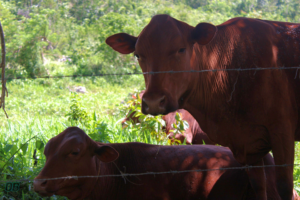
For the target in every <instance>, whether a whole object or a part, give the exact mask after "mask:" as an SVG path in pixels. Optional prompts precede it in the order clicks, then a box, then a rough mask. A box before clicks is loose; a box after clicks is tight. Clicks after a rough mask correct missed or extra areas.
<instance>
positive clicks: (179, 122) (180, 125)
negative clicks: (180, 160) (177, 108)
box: [169, 112, 189, 145]
mask: <svg viewBox="0 0 300 200" xmlns="http://www.w3.org/2000/svg"><path fill="white" fill-rule="evenodd" d="M175 120H176V121H175V123H173V124H172V128H173V129H172V130H170V132H171V133H172V134H173V136H172V138H171V140H169V142H172V143H174V144H183V145H185V144H186V139H184V142H183V143H181V141H180V140H177V139H175V136H176V135H177V134H182V135H184V132H185V131H186V130H187V129H188V128H189V123H188V122H187V121H185V120H183V119H182V116H181V114H180V113H178V112H176V115H175Z"/></svg>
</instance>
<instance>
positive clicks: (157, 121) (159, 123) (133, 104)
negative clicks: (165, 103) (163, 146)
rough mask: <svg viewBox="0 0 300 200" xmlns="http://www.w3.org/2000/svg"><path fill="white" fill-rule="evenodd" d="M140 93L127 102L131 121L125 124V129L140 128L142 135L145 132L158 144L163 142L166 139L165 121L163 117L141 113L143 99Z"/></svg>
mask: <svg viewBox="0 0 300 200" xmlns="http://www.w3.org/2000/svg"><path fill="white" fill-rule="evenodd" d="M139 94H140V91H138V92H136V93H135V95H132V99H131V100H129V101H128V102H127V106H126V110H129V111H127V112H128V114H127V116H130V119H129V120H128V121H126V122H125V124H126V125H125V128H127V127H128V126H130V128H134V127H136V128H138V129H139V131H140V133H141V134H143V133H145V132H147V133H149V132H150V135H151V136H152V137H153V138H154V139H155V140H156V141H157V142H158V143H160V142H162V141H164V140H165V139H166V134H165V132H164V130H163V127H164V126H165V125H166V124H165V121H164V120H163V119H162V118H161V115H158V116H152V115H144V114H143V113H142V112H141V98H140V96H139Z"/></svg>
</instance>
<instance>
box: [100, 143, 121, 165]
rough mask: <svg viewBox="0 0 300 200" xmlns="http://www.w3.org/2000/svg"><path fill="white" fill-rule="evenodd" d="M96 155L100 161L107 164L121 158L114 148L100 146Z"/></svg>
mask: <svg viewBox="0 0 300 200" xmlns="http://www.w3.org/2000/svg"><path fill="white" fill-rule="evenodd" d="M95 154H96V156H97V157H98V158H99V160H101V161H102V162H105V163H108V162H112V161H115V160H116V159H117V158H118V157H119V153H118V152H117V151H116V150H115V149H114V148H112V147H110V146H105V145H104V146H102V145H98V146H97V148H96V150H95Z"/></svg>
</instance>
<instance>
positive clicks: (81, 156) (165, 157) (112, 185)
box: [34, 127, 280, 200]
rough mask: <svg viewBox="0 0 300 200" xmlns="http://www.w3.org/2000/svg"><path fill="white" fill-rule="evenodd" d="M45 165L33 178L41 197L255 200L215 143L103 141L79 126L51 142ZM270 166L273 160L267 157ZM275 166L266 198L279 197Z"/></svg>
mask: <svg viewBox="0 0 300 200" xmlns="http://www.w3.org/2000/svg"><path fill="white" fill-rule="evenodd" d="M44 154H45V155H46V164H45V166H44V168H43V169H42V171H41V172H40V174H39V175H38V176H37V177H36V179H35V180H34V190H35V191H36V192H38V193H39V194H40V195H41V196H51V195H53V194H56V195H62V196H67V197H68V198H70V199H76V200H80V199H93V200H100V199H103V200H107V199H109V200H119V199H122V200H129V199H130V200H141V199H143V200H196V199H197V200H206V199H211V200H218V199H222V200H224V199H225V200H226V199H228V200H232V199H247V200H250V199H255V197H254V191H253V190H252V188H251V185H250V182H249V179H248V176H247V173H246V171H245V169H230V170H218V169H219V168H229V167H241V165H240V164H239V163H238V162H237V161H236V160H235V159H234V157H233V155H232V153H231V152H230V150H229V149H228V148H225V147H219V146H212V145H184V146H177V145H176V146H157V145H149V144H143V143H120V144H103V143H98V142H95V141H93V140H92V139H91V138H89V137H88V136H87V135H86V134H85V133H84V132H83V131H82V130H81V129H79V128H77V127H70V128H67V129H66V130H65V131H63V132H62V133H60V134H59V135H57V136H56V137H54V138H52V139H51V140H49V142H48V143H47V145H46V147H45V151H44ZM264 162H265V164H266V165H273V164H274V162H273V158H272V157H271V156H270V154H268V155H267V156H265V157H264ZM196 169H202V170H212V169H217V170H212V171H203V172H184V173H168V174H152V175H143V176H124V177H112V176H111V177H109V176H108V177H105V178H104V177H101V178H80V177H79V178H78V179H57V180H53V179H52V180H39V179H51V178H56V177H66V176H86V175H91V176H97V175H100V176H102V175H120V174H121V171H122V172H124V173H145V172H158V173H159V172H169V171H182V170H196ZM274 173H275V171H274V168H273V167H267V168H266V181H267V183H268V184H267V192H268V199H272V200H277V199H278V200H279V199H280V197H279V195H278V193H277V189H276V185H275V177H274Z"/></svg>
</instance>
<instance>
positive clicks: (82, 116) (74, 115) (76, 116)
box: [66, 93, 91, 126]
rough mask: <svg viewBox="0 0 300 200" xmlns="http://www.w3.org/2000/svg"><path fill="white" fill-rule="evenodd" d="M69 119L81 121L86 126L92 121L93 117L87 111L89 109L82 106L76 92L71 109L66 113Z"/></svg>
mask: <svg viewBox="0 0 300 200" xmlns="http://www.w3.org/2000/svg"><path fill="white" fill-rule="evenodd" d="M66 116H67V117H68V120H69V121H70V122H71V123H72V122H75V123H77V122H80V123H81V124H83V125H85V126H89V122H90V121H91V117H90V116H89V114H88V113H87V111H86V110H85V109H84V108H83V107H82V105H81V102H80V98H79V96H78V95H77V94H76V93H73V94H72V99H71V106H70V111H69V112H68V113H67V114H66Z"/></svg>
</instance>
